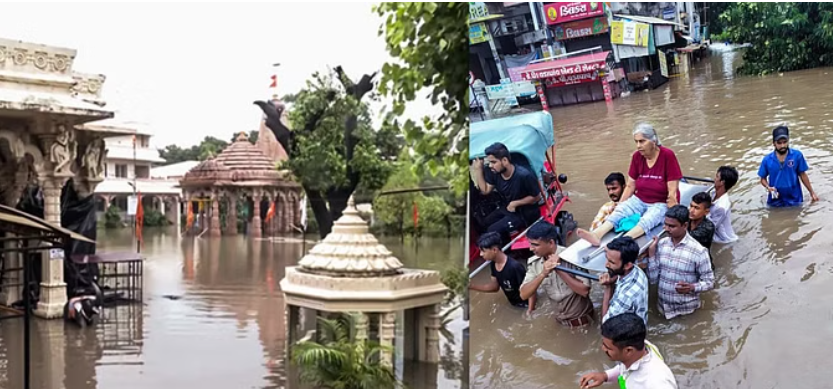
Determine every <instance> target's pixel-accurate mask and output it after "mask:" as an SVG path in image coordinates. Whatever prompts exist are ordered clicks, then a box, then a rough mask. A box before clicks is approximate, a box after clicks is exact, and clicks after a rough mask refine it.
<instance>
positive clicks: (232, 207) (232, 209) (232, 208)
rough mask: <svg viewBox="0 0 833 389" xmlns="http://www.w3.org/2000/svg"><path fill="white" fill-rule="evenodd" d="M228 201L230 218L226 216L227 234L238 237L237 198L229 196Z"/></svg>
mask: <svg viewBox="0 0 833 389" xmlns="http://www.w3.org/2000/svg"><path fill="white" fill-rule="evenodd" d="M226 199H228V216H226V234H227V235H237V196H235V195H229V196H227V197H226Z"/></svg>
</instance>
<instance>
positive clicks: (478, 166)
mask: <svg viewBox="0 0 833 389" xmlns="http://www.w3.org/2000/svg"><path fill="white" fill-rule="evenodd" d="M471 167H472V169H474V170H476V171H480V170H483V160H482V159H480V158H475V159H474V162H472V163H471Z"/></svg>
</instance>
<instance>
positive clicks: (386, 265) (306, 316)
mask: <svg viewBox="0 0 833 389" xmlns="http://www.w3.org/2000/svg"><path fill="white" fill-rule="evenodd" d="M280 285H281V290H282V291H283V293H284V301H285V303H286V308H287V311H288V312H287V317H288V322H289V325H288V328H289V341H290V343H294V342H296V341H298V340H299V339H300V337H301V336H304V334H306V333H307V331H309V330H314V329H315V328H316V318H317V317H327V316H328V315H329V314H331V313H337V312H343V313H349V314H352V315H353V316H354V317H355V319H356V320H355V323H356V338H357V339H370V340H374V341H378V342H379V343H381V344H384V345H388V346H391V347H393V348H394V353H395V354H396V357H397V360H398V359H399V358H403V359H408V360H418V361H423V362H430V363H437V362H439V360H440V357H439V356H440V351H439V336H440V305H441V303H442V301H443V298H444V296H445V293H446V292H447V290H448V289H447V288H446V286H445V285H444V284H443V283H442V282H441V281H440V273H439V272H436V271H429V270H419V269H406V268H404V267H403V266H402V263H401V262H400V261H399V260H398V259H397V258H396V257H394V256H393V255H392V254H391V252H390V250H388V249H387V248H386V247H385V246H383V245H382V244H380V243H379V241H378V240H376V237H375V236H373V235H372V234H370V232H369V228H368V225H367V222H365V221H364V220H363V219H362V218H361V217H360V216H359V212H358V210H357V209H356V205H355V203H354V201H353V198H352V197H351V198H350V199H349V200H348V203H347V208H346V209H345V210H344V213H343V215H342V217H341V218H339V219H338V220H337V221H336V222H335V223H334V225H333V231H332V232H331V233H330V234H329V235H327V236H326V237H325V238H324V240H323V241H321V242H319V243H318V244H317V245H316V246H315V247H313V248H312V249H311V250H310V251H309V253H308V254H307V255H306V256H305V257H303V258H302V259H301V261H300V262H299V263H298V266H293V267H287V268H286V276H285V278H284V279H283V280H281V283H280ZM384 359H385V360H386V361H387V362H388V363H392V362H393V359H394V355H393V354H391V353H387V354H385V355H384Z"/></svg>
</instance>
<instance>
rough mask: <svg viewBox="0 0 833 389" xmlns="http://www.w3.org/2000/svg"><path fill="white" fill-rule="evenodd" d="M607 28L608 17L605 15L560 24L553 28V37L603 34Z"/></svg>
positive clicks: (561, 39) (558, 38) (561, 38)
mask: <svg viewBox="0 0 833 389" xmlns="http://www.w3.org/2000/svg"><path fill="white" fill-rule="evenodd" d="M607 30H608V25H607V18H605V17H598V18H593V19H584V20H579V21H577V22H570V23H564V24H559V25H556V26H555V27H553V28H552V32H553V38H555V40H557V41H563V40H565V39H573V38H582V37H585V36H590V35H596V34H601V33H603V32H607Z"/></svg>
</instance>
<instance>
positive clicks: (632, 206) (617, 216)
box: [576, 123, 683, 246]
mask: <svg viewBox="0 0 833 389" xmlns="http://www.w3.org/2000/svg"><path fill="white" fill-rule="evenodd" d="M633 140H634V142H636V152H634V153H633V156H632V157H631V165H630V169H628V178H627V185H626V186H625V192H624V193H623V194H622V198H621V200H620V202H619V204H618V205H617V206H616V209H615V210H614V211H613V213H612V214H610V216H608V218H607V220H605V222H604V223H603V224H602V225H601V226H599V227H597V228H596V229H594V230H592V231H587V230H583V229H579V230H578V231H577V232H576V233H577V234H578V236H579V237H580V238H582V239H584V240H586V241H588V242H590V244H591V245H593V246H599V245H600V244H601V239H602V237H604V236H605V234H607V233H608V232H610V231H612V230H614V229H615V231H617V232H620V231H627V233H626V234H625V236H629V237H631V238H634V239H636V238H639V237H640V236H642V235H645V234H646V233H647V234H649V236H648V237H649V238H651V236H650V232H651V230H652V229H654V227H656V226H658V225H660V224H662V222H663V220H665V212H666V211H667V210H668V208H670V207H672V206H674V205H676V204H677V203H679V201H680V192H679V190H678V187H679V184H680V179H682V178H683V174H682V171H681V170H680V164H679V162H677V156H676V155H674V152H673V151H672V150H671V149H669V148H667V147H663V146H661V145H660V142H659V137H657V133H656V131H655V130H654V127H653V126H651V125H650V124H647V123H638V124H637V125H636V126H635V127H634V130H633ZM634 222H635V225H634Z"/></svg>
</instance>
